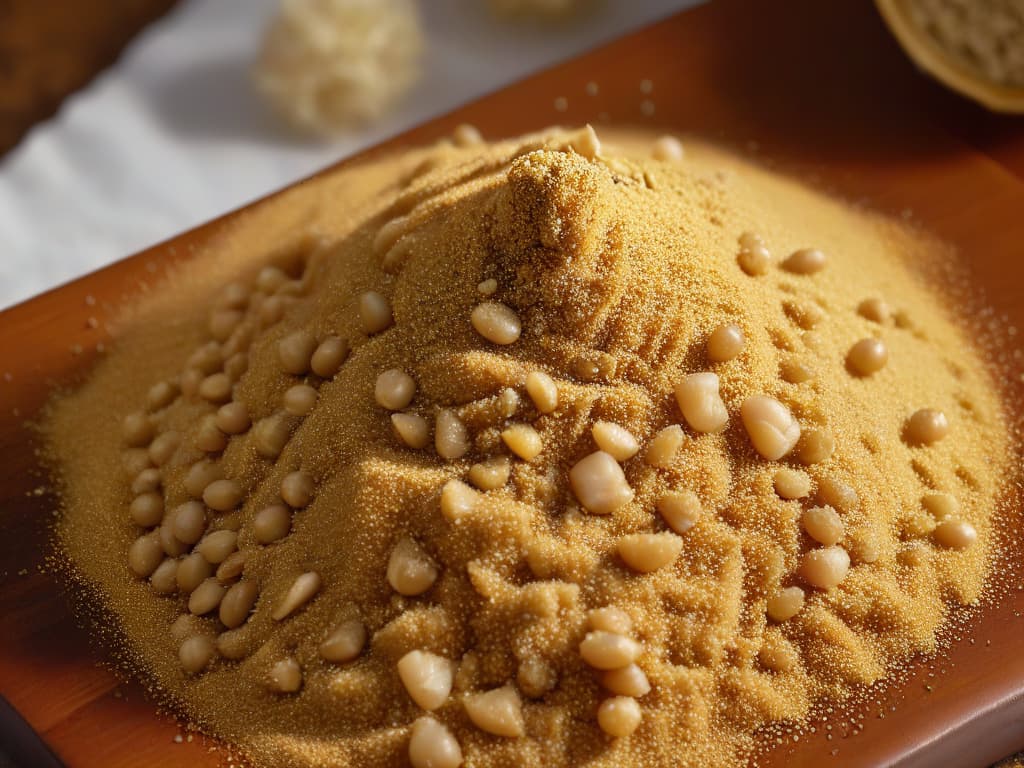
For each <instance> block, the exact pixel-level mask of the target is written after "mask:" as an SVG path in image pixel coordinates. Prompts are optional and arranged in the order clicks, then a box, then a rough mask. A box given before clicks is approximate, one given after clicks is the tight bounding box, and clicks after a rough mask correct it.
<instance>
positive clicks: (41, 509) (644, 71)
mask: <svg viewBox="0 0 1024 768" xmlns="http://www.w3.org/2000/svg"><path fill="white" fill-rule="evenodd" d="M642 80H650V81H651V83H652V85H653V90H652V92H651V93H650V94H649V95H647V94H645V93H643V92H642V91H641V87H640V84H641V81H642ZM591 81H593V82H596V83H598V85H599V91H598V93H597V95H595V96H591V95H589V94H588V93H587V90H586V86H587V84H588V83H589V82H591ZM559 97H564V98H565V99H567V100H568V104H569V108H568V111H567V112H559V111H556V109H555V106H554V105H555V100H556V98H559ZM647 100H649V101H650V104H645V101H647ZM651 104H653V107H654V109H653V114H651V106H650V105H651ZM463 121H469V122H473V123H475V124H476V125H478V126H479V127H480V128H481V129H482V130H483V132H484V134H485V135H488V136H504V135H511V134H516V133H520V132H523V131H527V130H531V129H536V128H539V127H542V126H545V125H548V124H550V123H553V122H563V123H566V122H568V123H579V122H583V121H591V122H593V123H594V124H595V125H597V126H598V128H599V129H600V125H601V124H603V123H609V122H610V123H614V124H640V125H646V126H649V127H657V128H660V129H663V130H666V131H675V132H683V133H693V134H700V135H702V136H705V137H708V138H711V139H713V140H717V141H719V142H720V143H722V144H725V145H729V146H733V147H735V148H737V149H738V150H739V151H741V152H744V153H749V154H753V155H755V157H758V158H760V159H761V160H762V161H764V162H766V163H771V164H774V165H777V166H779V167H781V168H784V169H786V170H788V171H790V172H792V173H795V174H797V175H799V176H801V177H803V178H805V179H808V180H809V181H811V182H812V183H815V184H816V185H818V186H820V187H822V188H824V189H826V190H831V191H833V192H836V193H838V194H840V195H842V196H844V197H846V198H848V199H851V200H854V201H858V202H862V203H864V204H866V205H869V206H871V207H874V208H876V209H880V210H882V211H886V212H889V213H892V214H894V215H906V216H908V217H910V218H912V219H913V220H914V221H917V222H919V223H920V224H922V225H923V226H925V227H926V228H928V229H930V230H932V231H934V232H936V233H937V234H939V235H940V236H941V237H943V238H944V239H946V240H948V241H949V242H950V243H952V244H953V245H954V246H955V247H957V249H958V250H959V252H960V253H961V255H962V256H963V258H964V260H965V262H966V263H967V265H968V267H969V269H970V272H971V274H972V276H973V279H974V280H976V281H977V282H978V283H979V284H981V285H982V286H984V288H985V290H986V292H987V295H988V299H989V301H990V302H991V304H992V305H993V306H994V307H995V309H996V311H997V313H998V314H1000V315H1006V316H1007V317H1009V318H1010V319H1011V320H1012V321H1013V322H1014V323H1015V324H1016V325H1017V326H1018V327H1024V303H1022V302H1021V287H1020V286H1021V276H1022V275H1024V269H1022V266H1021V264H1022V262H1024V260H1022V259H1021V256H1022V253H1021V251H1022V249H1024V246H1022V244H1024V123H1021V122H1019V121H1014V120H1011V119H1008V118H995V117H993V116H989V115H987V114H985V113H983V112H982V111H981V110H980V108H978V107H975V106H974V105H972V104H970V103H968V102H965V101H962V100H960V99H958V98H956V97H954V96H951V95H949V94H947V93H946V92H944V91H943V90H942V89H941V88H940V87H939V86H937V85H936V84H934V83H933V82H932V81H930V80H928V79H927V78H924V77H923V76H922V75H920V74H919V73H917V72H916V71H915V70H914V68H913V67H912V66H911V65H910V64H909V62H908V61H907V60H906V59H905V57H904V56H903V55H902V53H901V52H900V50H899V49H898V47H897V46H896V44H895V43H894V42H893V41H892V40H891V39H890V38H889V36H888V34H887V33H886V31H885V29H884V27H883V25H882V24H881V22H880V20H879V19H878V18H877V17H876V16H875V13H874V11H873V9H872V7H871V5H870V4H869V3H865V2H863V0H833V1H832V2H829V3H821V2H820V1H819V0H777V2H773V3H760V2H758V3H753V2H745V1H744V0H716V1H715V2H714V3H712V4H710V5H709V6H705V7H702V8H700V9H698V10H695V11H690V12H687V13H684V14H681V15H679V16H677V17H674V18H672V19H669V20H666V21H665V22H663V23H660V24H658V25H655V26H653V27H651V28H649V29H647V30H644V31H642V32H640V33H637V34H634V35H631V36H629V37H626V38H624V39H622V40H620V41H618V42H616V43H613V44H611V45H609V46H606V47H604V48H602V49H599V50H597V51H595V52H593V53H591V54H588V55H586V56H584V57H581V58H579V59H576V60H574V61H572V62H569V63H567V64H565V65H562V66H559V67H556V68H555V69H553V70H551V71H549V72H546V73H543V74H541V75H538V76H536V77H533V78H530V79H528V80H526V81H524V82H522V83H519V84H517V85H515V86H512V87H511V88H508V89H506V90H504V91H501V92H499V93H496V94H494V95H492V96H489V97H487V98H485V99H482V100H481V101H479V102H476V103H474V104H471V105H469V106H467V107H465V108H464V109H461V110H459V111H457V112H455V113H453V114H451V115H448V116H446V117H443V118H441V119H439V120H436V121H433V122H431V123H429V124H427V125H425V126H422V127H421V128H418V129H416V130H414V131H411V132H409V133H408V134H405V135H402V136H399V137H397V138H396V139H394V140H392V141H391V142H388V143H386V144H385V145H382V146H381V147H380V148H378V149H375V150H371V152H377V151H386V150H390V149H394V148H396V147H400V146H404V145H409V144H415V143H421V142H424V141H428V140H431V139H434V138H437V137H439V136H441V135H443V134H445V133H446V132H447V131H449V130H450V129H451V128H452V127H453V126H454V125H456V124H458V123H460V122H463ZM221 226H223V222H213V223H211V224H208V225H206V226H205V227H202V228H200V229H198V230H196V231H193V232H191V233H187V234H185V235H183V236H181V237H180V238H177V239H175V240H174V241H171V242H170V243H168V244H164V245H159V246H156V247H154V248H153V249H150V250H149V251H146V252H144V253H142V254H140V255H138V256H136V257H134V258H132V259H129V260H126V261H124V262H120V263H119V264H116V265H114V266H112V267H110V268H108V269H106V270H103V271H102V272H99V273H96V274H95V275H92V276H89V277H87V278H84V279H82V280H80V281H77V282H75V283H72V284H70V285H68V286H65V287H64V288H61V289H58V290H57V291H54V292H51V293H48V294H45V295H43V296H41V297H39V298H38V299H35V300H34V301H32V302H29V303H26V304H23V305H21V306H18V307H15V308H13V309H10V310H8V311H7V312H5V313H3V314H0V351H2V352H3V354H0V455H2V456H3V458H4V460H3V461H2V462H0V531H2V532H3V535H2V536H0V613H2V615H3V616H4V617H5V619H6V628H5V631H4V632H3V633H0V693H2V694H3V696H4V697H6V698H7V700H8V701H10V702H11V703H12V704H13V705H14V706H15V707H16V708H17V709H18V711H19V712H20V713H21V715H22V716H23V717H24V718H25V720H26V721H28V723H29V724H31V726H32V727H33V728H35V729H36V730H37V731H38V732H39V733H41V734H42V736H43V738H44V739H45V741H46V743H47V744H48V745H49V747H50V748H51V749H52V750H53V752H54V753H55V754H56V755H57V756H58V757H59V758H60V759H62V760H63V761H64V762H65V763H66V764H67V765H69V766H73V767H74V768H100V767H101V766H102V767H103V768H119V767H121V766H124V767H127V766H137V765H147V766H155V767H160V766H179V765H183V764H191V765H194V766H196V767H197V768H199V767H201V766H214V765H219V764H223V761H224V753H223V752H217V751H214V752H211V751H209V747H208V746H207V745H206V744H204V743H202V741H201V740H199V739H197V740H196V741H193V742H192V743H189V742H187V741H186V742H185V743H183V744H175V743H174V742H173V737H174V735H175V734H176V733H177V732H178V727H177V725H176V724H175V723H174V721H173V719H171V718H169V717H167V716H156V715H155V714H154V710H153V706H152V704H149V703H147V702H146V701H145V699H144V698H143V696H142V695H141V692H140V690H139V689H138V687H136V686H128V687H127V688H126V687H124V686H119V685H118V682H117V680H116V678H115V677H114V676H113V675H112V674H110V673H109V672H107V671H105V670H104V669H102V668H99V667H97V666H96V664H95V660H96V658H98V656H97V654H96V652H95V651H94V650H91V649H90V648H89V644H88V639H87V638H86V637H85V636H84V635H83V633H82V632H81V631H79V630H76V629H75V627H74V624H73V622H72V621H71V620H70V617H69V614H68V611H67V609H66V607H65V604H64V602H63V601H62V599H61V597H60V595H59V593H58V590H57V588H56V586H55V585H54V583H53V581H52V580H51V578H50V577H48V576H46V575H44V574H40V573H39V572H38V570H37V569H38V564H39V561H40V556H41V552H42V546H43V535H42V533H43V528H44V526H45V523H46V522H47V521H48V520H49V518H50V515H51V510H52V509H53V506H54V502H53V499H52V498H51V497H50V496H49V495H48V494H47V492H46V490H45V487H46V481H45V478H44V477H41V476H40V475H39V474H38V466H37V462H36V460H35V458H34V456H33V454H32V451H31V435H30V433H29V431H28V430H27V429H26V428H25V426H24V420H25V419H26V417H31V416H32V415H34V414H35V413H36V411H37V410H38V408H39V407H40V406H41V404H42V403H43V401H44V399H45V397H46V394H47V391H48V390H49V389H50V388H51V387H52V386H53V385H54V384H55V383H57V382H68V381H69V380H70V379H71V378H72V377H74V376H76V375H79V374H81V372H83V371H85V370H86V369H87V368H88V365H89V362H90V361H91V359H92V358H93V356H94V355H95V354H96V346H97V344H98V343H106V339H105V336H104V331H103V330H102V329H103V320H104V319H105V318H106V317H109V316H110V315H111V314H112V313H114V312H115V311H116V308H117V306H118V305H119V304H120V303H121V302H122V301H123V299H124V297H125V296H126V295H128V294H134V293H137V292H138V291H139V290H145V289H149V288H150V287H152V286H153V285H155V284H157V283H158V282H159V280H160V277H161V274H162V272H163V270H164V269H165V268H166V265H167V264H169V263H170V262H173V261H174V260H177V259H183V258H190V257H191V255H192V249H193V248H194V247H195V246H196V245H198V244H201V243H202V242H204V241H205V240H206V239H207V238H208V237H209V236H210V235H211V234H212V233H213V232H215V231H216V230H217V229H219V228H220V227H221ZM90 317H94V318H96V319H97V320H99V328H96V329H93V328H91V327H90V326H89V324H88V322H87V321H88V319H89V318H90ZM79 348H80V350H79ZM79 351H80V353H79ZM5 373H9V374H10V376H9V377H7V376H5V375H4V374H5ZM1011 386H1012V387H1013V388H1015V393H1016V395H1017V396H1018V397H1019V396H1020V395H1021V394H1022V393H1021V392H1020V389H1021V387H1020V382H1019V380H1016V379H1015V380H1014V381H1013V382H1012V384H1011ZM37 488H38V489H41V490H39V491H36V490H35V489H37ZM1020 508H1021V505H1020V504H1019V503H1016V502H1015V509H1017V510H1019V509H1020ZM1015 522H1016V525H1017V527H1016V530H1022V528H1021V527H1020V523H1021V521H1020V520H1019V519H1018V520H1016V521H1015ZM1020 539H1021V537H1016V538H1015V540H1014V542H1013V544H1012V546H1013V548H1014V554H1015V556H1016V557H1017V559H1018V560H1024V558H1022V557H1020V555H1021V554H1022V553H1021V551H1020V550H1021V549H1024V543H1022V542H1021V541H1020ZM1020 611H1024V593H1021V592H1017V593H1014V594H1013V595H1011V596H1009V597H1008V598H1007V599H1006V600H1004V601H1003V602H1002V603H1001V604H1000V605H999V606H997V607H995V608H991V609H988V610H986V611H985V612H984V614H982V615H979V616H975V617H974V618H973V619H971V622H970V624H969V625H968V628H967V629H966V630H965V631H964V633H963V640H962V641H960V642H957V643H955V644H954V645H953V648H952V649H951V650H950V652H949V654H948V655H947V656H945V657H943V658H942V659H940V660H936V661H934V662H933V663H932V664H931V666H929V665H928V664H923V665H919V666H918V667H916V668H915V669H914V671H913V672H912V673H911V674H910V675H909V676H908V677H907V678H906V679H905V680H903V681H901V682H899V683H898V684H896V685H893V686H890V687H888V688H886V689H882V690H879V691H877V692H873V695H872V696H871V702H872V704H871V706H870V707H869V708H866V709H864V710H863V711H862V712H861V715H862V716H863V719H862V720H861V722H862V724H863V728H862V729H861V730H859V732H856V733H855V732H853V731H852V730H850V728H849V726H843V725H842V724H841V721H836V722H835V723H834V724H833V729H832V730H831V731H830V732H829V731H826V729H825V728H819V729H818V731H817V733H816V734H814V735H812V736H810V737H804V738H802V739H801V740H800V741H799V742H797V743H786V744H784V745H782V746H779V747H777V748H775V749H774V750H773V751H772V752H771V754H770V756H769V757H768V758H766V760H765V761H763V762H762V764H767V765H772V766H782V765H789V766H843V767H844V768H846V767H847V766H874V765H889V764H893V763H900V764H902V765H906V766H919V765H920V766H924V765H929V766H931V765H943V766H952V767H955V766H964V767H965V768H966V767H967V766H984V765H988V764H990V763H992V762H993V761H995V760H996V759H998V758H1000V757H1003V756H1005V755H1007V754H1010V753H1011V752H1013V751H1015V750H1017V749H1020V748H1022V747H1024V729H1022V728H1021V726H1020V722H1021V721H1022V720H1024V654H1021V653H1020V650H1019V649H1020V643H1019V632H1020V626H1021V624H1020V618H1019V613H1020ZM115 690H119V691H121V692H122V693H124V692H125V691H127V696H124V695H122V696H120V697H116V696H115V695H114V691H115ZM879 713H882V714H884V715H885V717H884V718H879V717H878V715H879ZM846 722H850V721H849V720H847V721H846ZM0 724H3V725H4V727H11V728H15V727H16V724H14V725H11V722H10V718H8V719H5V718H3V716H2V714H0ZM829 734H831V737H832V738H831V739H829V738H827V736H828V735H829Z"/></svg>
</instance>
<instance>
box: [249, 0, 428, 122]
mask: <svg viewBox="0 0 1024 768" xmlns="http://www.w3.org/2000/svg"><path fill="white" fill-rule="evenodd" d="M422 51H423V29H422V24H421V22H420V19H419V14H418V12H417V9H416V4H415V3H414V2H412V1H411V0H283V2H281V7H280V13H279V14H278V16H277V17H276V18H275V19H274V20H273V21H272V22H271V24H270V25H269V26H268V28H267V33H266V37H265V39H264V41H263V49H262V51H261V53H260V59H259V62H258V63H257V67H256V73H255V78H256V85H257V86H258V87H259V89H260V91H261V92H262V93H263V94H264V95H265V96H266V98H267V101H268V102H269V103H270V105H271V106H272V107H274V109H275V110H276V111H277V112H278V114H280V115H281V116H282V117H283V118H285V119H286V120H288V122H290V123H291V124H293V125H294V126H295V127H296V128H298V129H300V130H302V131H305V132H307V133H315V134H324V135H330V134H336V133H339V132H342V131H344V130H346V129H348V128H350V127H351V126H352V125H353V124H360V123H365V122H367V121H371V120H375V119H378V118H380V117H381V116H382V115H384V114H385V113H386V112H388V111H389V110H391V109H392V108H393V107H394V106H395V104H396V103H397V102H398V101H399V100H400V99H401V98H402V97H403V96H404V95H405V93H406V92H407V91H408V90H409V88H410V87H411V86H412V85H413V83H415V82H416V80H417V79H418V78H419V74H420V61H419V60H420V56H421V54H422Z"/></svg>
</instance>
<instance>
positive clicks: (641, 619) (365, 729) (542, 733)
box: [47, 130, 1008, 768]
mask: <svg viewBox="0 0 1024 768" xmlns="http://www.w3.org/2000/svg"><path fill="white" fill-rule="evenodd" d="M474 133H475V132H474V131H472V130H462V131H460V132H459V133H458V134H457V137H458V139H459V141H458V142H457V144H459V146H448V147H439V148H435V149H432V150H424V151H417V152H413V153H410V154H408V155H404V156H402V157H397V158H392V159H385V160H379V161H375V162H370V163H366V164H363V165H360V166H355V167H352V168H350V169H345V170H341V171H339V172H337V173H334V174H332V175H329V176H327V177H325V178H322V179H319V180H317V181H314V182H312V183H310V184H307V185H305V186H303V187H301V188H299V189H296V190H294V191H292V192H289V193H288V194H285V195H284V196H282V197H279V198H278V199H276V200H274V201H272V202H270V203H267V204H265V205H263V206H261V207H260V208H258V209H256V210H255V211H254V212H253V213H251V214H248V215H247V216H245V217H244V218H242V219H240V220H239V221H238V222H237V223H236V224H235V225H233V227H232V228H231V229H230V230H229V231H227V232H226V233H225V234H223V235H222V236H221V237H220V239H219V240H218V241H217V242H216V243H214V244H213V245H212V246H211V247H210V252H209V253H208V254H206V255H205V257H203V258H199V259H197V260H196V261H195V263H194V264H193V265H192V266H190V267H188V268H186V269H183V270H182V271H181V272H180V273H178V274H176V275H174V276H172V277H171V278H170V279H169V280H168V281H167V282H166V283H165V284H164V285H162V286H160V288H159V290H156V291H153V292H152V294H151V296H150V298H148V299H146V300H145V301H144V302H143V304H142V305H141V306H140V307H139V308H138V310H137V311H136V312H135V314H134V315H133V316H132V317H131V318H126V319H125V321H124V323H123V331H122V333H121V335H120V338H119V340H118V343H117V345H116V349H115V351H113V352H112V353H111V354H110V355H109V356H108V357H107V358H106V359H104V360H103V361H102V362H101V363H100V364H99V365H98V366H97V368H96V370H95V371H94V373H93V374H92V375H91V377H90V378H89V379H88V380H87V381H86V382H85V383H84V385H83V386H82V387H80V388H79V389H78V390H77V391H76V392H74V393H73V394H70V395H69V396H66V397H64V398H63V399H61V400H59V401H57V402H56V403H55V404H54V406H53V409H52V413H51V416H50V419H49V422H48V425H47V434H48V438H49V441H50V445H51V449H52V452H53V454H54V458H55V463H56V467H57V472H58V475H59V480H60V483H61V486H62V488H63V499H64V504H65V511H64V514H63V517H62V518H61V522H60V524H59V530H58V533H59V544H60V547H61V549H62V551H63V552H64V553H65V554H66V557H67V560H68V563H69V564H70V566H71V568H72V570H73V571H74V573H75V574H76V575H77V576H78V577H80V579H81V580H82V581H83V582H84V583H86V584H88V585H90V586H92V587H94V589H93V590H92V594H93V595H94V599H95V600H96V605H97V606H98V607H101V608H103V609H105V610H108V611H109V612H111V613H112V614H113V616H114V618H115V619H116V623H117V625H118V628H119V629H118V633H117V640H116V643H117V644H118V646H119V650H120V652H121V654H122V655H124V656H126V657H127V658H128V660H129V662H130V664H131V665H132V666H134V667H135V668H137V669H138V670H140V671H141V672H142V673H143V674H144V675H145V676H146V677H147V678H148V679H150V680H151V681H152V683H153V686H154V688H155V689H156V690H158V691H160V692H161V694H162V695H163V696H165V697H166V698H167V700H169V701H172V702H174V704H175V706H177V707H179V708H180V709H181V710H183V711H184V713H186V714H187V716H189V717H190V718H192V719H193V720H194V721H195V722H197V723H198V724H200V725H201V726H202V727H203V728H204V729H206V730H207V731H208V732H210V733H213V734H216V735H217V736H220V737H222V738H224V739H226V740H228V741H230V742H232V743H235V744H237V745H239V746H241V747H242V748H243V749H244V750H246V751H247V752H248V753H249V754H250V755H251V756H252V758H253V760H254V762H255V763H256V764H257V765H261V766H316V765H328V764H330V765H407V764H409V763H410V762H411V764H412V765H413V766H415V767H416V768H424V767H426V766H432V767H433V768H454V766H457V765H459V764H461V763H462V762H463V761H464V762H465V763H466V764H467V765H474V766H511V765H515V766H523V768H532V767H534V766H538V767H539V766H579V765H592V766H646V767H648V768H653V767H654V766H680V765H709V764H715V765H722V764H730V763H732V762H735V761H737V760H739V759H741V758H740V755H741V753H742V751H743V749H744V748H746V747H748V746H749V744H750V743H751V738H752V733H753V732H754V731H755V729H757V728H759V727H761V726H765V725H767V724H770V723H772V722H775V721H779V720H783V719H799V718H801V717H802V716H804V715H806V713H807V712H808V710H809V707H810V706H811V705H812V703H814V702H815V701H821V700H827V701H835V700H840V699H842V698H843V697H844V696H846V695H847V694H848V693H849V692H850V691H851V690H853V689H854V688H855V686H857V685H858V684H863V683H868V682H871V681H874V680H877V679H879V678H881V677H883V676H884V675H885V674H886V672H887V670H888V669H891V667H892V665H898V664H899V663H900V662H901V661H902V660H905V659H907V658H908V657H909V656H910V655H911V654H913V653H915V652H917V651H921V650H924V651H927V650H930V649H933V648H934V647H935V645H936V634H937V631H939V630H940V628H941V626H942V625H943V622H944V620H945V618H946V615H947V612H948V609H949V606H950V605H952V604H958V603H970V602H971V601H974V600H975V599H977V597H978V596H979V594H980V591H981V589H982V586H983V582H984V580H985V576H986V569H987V563H988V562H989V560H990V558H991V556H992V554H993V547H994V543H993V534H992V521H991V519H990V516H991V514H992V511H993V509H994V508H995V506H996V495H997V491H998V487H997V485H998V484H997V479H998V478H999V476H1000V474H1001V473H1002V472H1003V470H1004V467H1005V463H1006V461H1007V451H1008V448H1007V437H1006V433H1005V430H1004V427H1003V424H1002V421H1001V418H1000V407H999V401H998V397H997V394H996V391H995V389H994V388H993V385H992V383H991V382H990V380H989V378H988V374H987V372H986V366H985V364H984V363H983V359H982V356H981V355H980V353H978V352H976V351H975V349H974V347H973V345H972V340H971V338H970V334H969V331H966V330H962V329H961V328H958V326H957V325H956V324H954V322H952V321H951V319H950V318H951V315H952V309H955V308H950V307H947V306H946V305H945V304H944V302H943V299H942V298H941V296H940V295H939V294H937V293H934V292H932V290H930V289H929V288H927V287H926V286H925V283H924V281H923V279H922V278H921V277H919V276H917V275H915V274H914V273H913V272H912V271H911V270H910V269H909V268H908V267H907V264H908V263H921V261H922V259H926V255H927V254H928V253H929V252H931V251H933V250H934V246H932V245H930V244H929V243H926V242H922V241H921V240H920V239H918V238H917V237H916V236H912V235H911V234H909V233H907V232H906V231H904V230H903V229H901V228H900V227H898V226H896V225H895V224H892V223H890V222H887V221H884V220H881V219H879V218H876V217H873V216H870V215H867V214H865V213H861V212H856V211H852V210H850V209H848V208H846V207H843V206H841V205H840V204H838V203H836V202H833V201H830V200H828V199H825V198H823V197H822V196H820V195H819V194H817V193H815V192H812V191H809V190H808V189H806V188H804V187H802V186H799V185H797V184H795V183H793V182H791V181H788V180H786V179H783V178H780V177H777V176H775V175H772V174H770V173H768V172H766V171H763V170H759V169H756V168H754V167H750V166H747V165H744V164H742V163H741V162H740V161H738V160H736V159H734V158H731V157H728V156H726V155H723V154H721V153H717V152H715V151H712V150H707V149H700V148H697V147H687V151H686V153H685V154H684V153H683V152H682V151H681V147H680V146H679V145H678V143H676V142H674V141H672V140H667V139H666V140H661V141H659V142H658V143H656V144H654V145H651V144H650V143H646V142H645V143H641V142H639V141H638V140H633V139H628V138H625V137H622V138H620V146H621V147H622V149H621V150H620V151H616V150H615V149H614V148H609V147H607V146H606V147H605V148H604V149H603V150H602V149H601V147H600V145H599V143H598V141H597V138H596V136H594V134H593V133H592V132H591V131H589V130H585V131H581V132H576V133H571V134H566V133H558V132H552V133H549V134H545V135H538V136H533V137H528V138H527V139H525V140H518V141H512V142H506V143H499V144H494V145H484V144H480V143H477V141H476V136H475V135H474ZM652 147H653V154H654V158H653V159H649V158H648V157H647V156H648V155H650V154H651V153H652ZM928 258H930V257H928Z"/></svg>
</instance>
